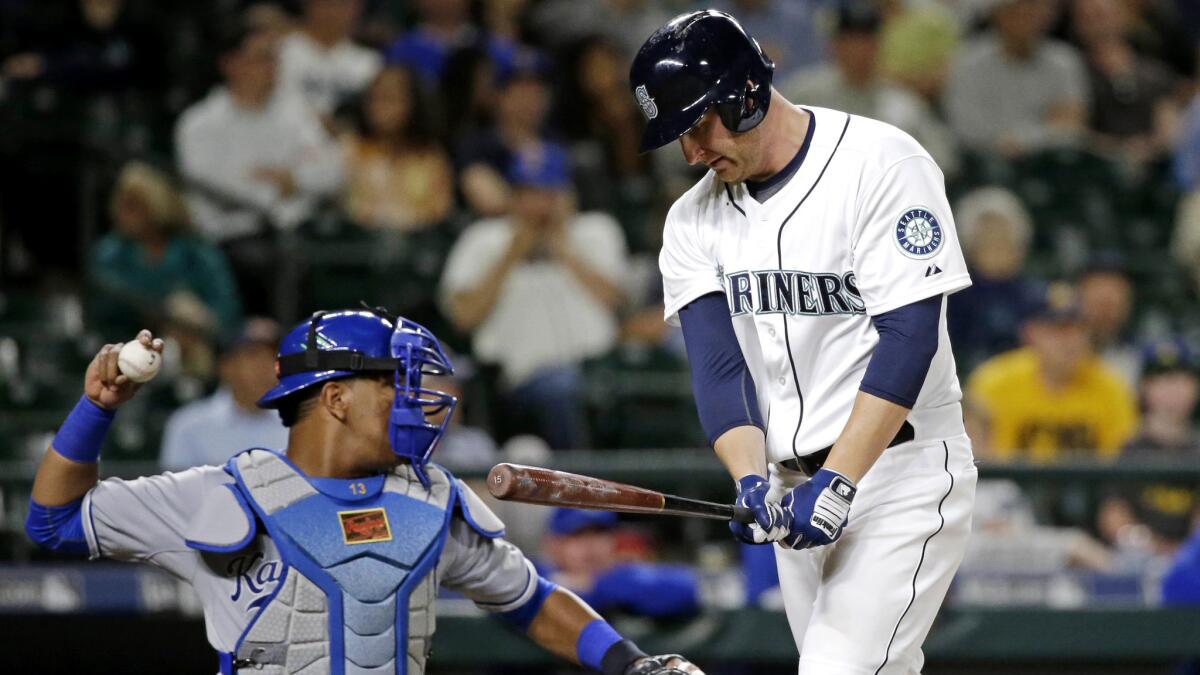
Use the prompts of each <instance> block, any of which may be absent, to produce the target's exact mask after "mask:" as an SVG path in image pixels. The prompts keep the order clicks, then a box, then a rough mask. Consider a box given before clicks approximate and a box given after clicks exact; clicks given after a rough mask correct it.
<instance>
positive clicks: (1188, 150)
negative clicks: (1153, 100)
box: [1174, 93, 1200, 191]
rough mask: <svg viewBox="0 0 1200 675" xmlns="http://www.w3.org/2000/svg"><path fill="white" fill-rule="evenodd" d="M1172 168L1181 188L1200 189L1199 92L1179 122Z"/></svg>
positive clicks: (1186, 189)
mask: <svg viewBox="0 0 1200 675" xmlns="http://www.w3.org/2000/svg"><path fill="white" fill-rule="evenodd" d="M1174 168H1175V180H1176V181H1177V182H1178V183H1179V186H1180V187H1181V188H1183V189H1184V190H1185V191H1192V190H1200V93H1197V94H1196V96H1195V97H1193V98H1192V102H1191V105H1189V106H1188V108H1187V111H1186V112H1184V115H1183V120H1182V122H1180V133H1179V140H1178V141H1177V143H1176V146H1175V162H1174Z"/></svg>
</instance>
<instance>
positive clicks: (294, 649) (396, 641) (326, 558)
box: [221, 450, 458, 675]
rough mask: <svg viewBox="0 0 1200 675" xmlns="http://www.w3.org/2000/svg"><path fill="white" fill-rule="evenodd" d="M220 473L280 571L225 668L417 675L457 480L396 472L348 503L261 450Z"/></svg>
mask: <svg viewBox="0 0 1200 675" xmlns="http://www.w3.org/2000/svg"><path fill="white" fill-rule="evenodd" d="M227 468H228V469H229V470H230V472H231V473H232V474H233V477H234V479H235V480H236V489H237V492H238V493H240V496H241V497H243V498H244V499H245V503H246V505H248V506H249V508H250V509H251V510H252V511H253V515H254V516H256V517H257V519H258V521H259V522H261V523H262V524H263V526H264V527H265V528H266V530H267V532H268V534H270V536H271V539H272V540H273V541H274V542H275V545H276V547H277V548H278V549H279V553H280V556H281V558H282V559H283V563H284V568H285V572H284V578H283V580H282V581H281V582H280V583H279V585H278V586H277V588H276V591H275V593H274V595H273V596H271V597H269V599H268V600H267V602H265V603H264V605H263V606H262V608H261V609H260V610H259V612H258V614H257V615H256V616H255V617H254V618H253V619H252V620H251V621H250V623H249V625H248V626H247V627H246V630H245V632H244V633H243V634H242V637H241V639H240V640H239V641H238V645H237V648H236V650H235V651H234V653H232V654H228V655H225V657H224V658H223V659H222V664H221V666H222V668H221V669H222V672H223V673H238V672H242V673H245V672H252V673H263V674H264V675H365V674H367V673H388V674H389V675H391V674H403V675H423V673H424V672H425V661H426V658H427V656H428V654H429V648H430V642H431V638H432V636H433V630H434V600H435V597H436V594H437V586H438V584H437V579H436V569H437V561H438V557H439V555H440V553H441V551H442V547H443V546H444V544H445V541H446V536H447V532H448V530H449V524H450V518H451V516H452V515H453V512H454V505H455V500H456V499H457V497H458V495H457V489H456V486H455V482H454V481H453V479H452V478H451V477H450V476H449V475H447V474H446V473H445V472H444V471H442V470H440V469H438V468H436V467H434V466H432V465H431V466H430V467H428V468H429V469H430V470H429V471H428V473H429V478H430V487H429V488H428V489H426V488H425V487H424V486H422V485H421V483H420V482H419V481H418V480H417V478H416V475H415V474H413V472H412V469H411V468H410V467H409V466H407V465H401V466H399V467H397V468H396V469H395V470H394V471H393V472H392V473H390V474H388V475H387V476H386V477H385V478H383V480H382V485H381V486H379V487H372V488H369V490H371V491H374V490H377V492H376V494H374V495H373V496H365V497H364V498H361V499H358V498H356V499H354V500H353V501H349V500H342V499H337V498H334V497H331V496H329V495H326V494H325V493H323V492H321V491H320V490H318V489H317V488H315V487H314V486H313V484H312V483H311V482H310V481H309V479H308V478H306V477H305V476H304V475H303V474H302V473H300V471H299V470H297V469H296V468H295V467H294V466H293V465H292V464H291V463H290V462H288V461H287V460H286V459H285V458H284V457H282V456H280V455H277V454H275V453H273V452H269V451H266V450H250V451H247V452H244V453H241V454H239V455H237V456H235V457H234V458H233V459H232V460H230V462H229V464H228V467H227ZM367 489H368V488H364V490H367Z"/></svg>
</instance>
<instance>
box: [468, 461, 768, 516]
mask: <svg viewBox="0 0 1200 675" xmlns="http://www.w3.org/2000/svg"><path fill="white" fill-rule="evenodd" d="M487 485H488V492H490V493H491V494H492V496H493V497H496V498H497V499H504V500H510V501H517V502H525V503H527V504H542V505H545V506H566V507H573V508H577V509H596V510H603V511H617V512H620V513H658V514H664V515H677V516H694V517H700V518H711V519H714V520H731V519H732V520H737V521H739V522H743V523H747V522H753V520H754V518H753V516H752V515H750V512H749V511H748V510H746V509H743V508H735V507H733V506H730V505H728V504H716V503H713V502H706V501H701V500H699V499H688V498H686V497H676V496H674V495H668V494H663V493H662V492H656V491H654V490H647V489H645V488H640V487H636V486H633V485H625V484H623V483H616V482H613V481H609V480H604V479H601V478H593V477H591V476H580V475H578V474H573V473H567V472H565V471H555V470H553V469H544V468H539V467H533V466H521V465H519V464H497V465H496V466H494V467H492V470H491V471H490V472H488V478H487Z"/></svg>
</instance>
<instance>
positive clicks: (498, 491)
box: [487, 463, 515, 499]
mask: <svg viewBox="0 0 1200 675" xmlns="http://www.w3.org/2000/svg"><path fill="white" fill-rule="evenodd" d="M514 482H515V481H514V480H513V465H512V464H507V463H505V464H497V465H496V466H493V467H492V470H491V471H489V472H488V477H487V486H488V492H490V493H491V494H492V496H493V497H495V498H496V499H505V498H507V497H508V496H509V495H510V494H512V487H513V483H514Z"/></svg>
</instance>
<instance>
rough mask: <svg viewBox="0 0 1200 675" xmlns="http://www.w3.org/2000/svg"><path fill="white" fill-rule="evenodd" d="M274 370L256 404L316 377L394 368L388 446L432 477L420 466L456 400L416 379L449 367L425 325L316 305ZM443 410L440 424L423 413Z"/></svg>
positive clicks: (273, 400)
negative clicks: (319, 309)
mask: <svg viewBox="0 0 1200 675" xmlns="http://www.w3.org/2000/svg"><path fill="white" fill-rule="evenodd" d="M275 370H276V375H277V376H278V377H279V384H277V385H276V386H275V387H274V388H273V389H271V390H270V391H268V392H267V393H266V394H264V395H263V397H262V398H260V399H259V400H258V406H259V407H261V408H278V407H279V406H280V405H281V403H282V402H283V401H284V399H286V398H287V397H289V396H291V395H293V394H296V393H298V392H300V391H301V390H303V389H306V388H308V387H311V386H312V385H315V384H318V383H320V382H325V381H328V380H335V379H338V378H342V377H352V376H355V375H366V374H370V373H394V374H395V382H396V398H395V401H394V402H393V403H392V412H391V418H390V425H391V426H390V431H389V435H390V440H391V444H392V450H393V451H394V452H395V453H396V455H398V456H400V457H403V458H405V459H407V460H409V462H411V463H412V466H413V468H414V469H415V470H416V473H417V476H418V477H419V478H420V479H421V482H422V483H425V484H426V485H428V484H429V478H428V476H427V475H426V474H425V468H424V467H425V464H426V463H428V462H429V456H430V455H432V454H433V450H434V448H435V447H436V446H437V442H438V440H439V439H440V438H441V437H442V434H443V433H445V431H446V425H447V423H448V422H449V421H450V415H452V414H453V413H454V406H455V403H456V401H455V398H454V397H453V396H451V395H449V394H447V393H445V392H442V391H437V390H434V389H427V388H425V387H423V386H422V385H421V376H422V375H450V374H452V373H453V372H454V367H453V366H452V365H451V364H450V359H448V358H447V357H446V354H445V352H443V351H442V346H441V344H440V343H439V342H438V340H437V338H436V337H434V335H433V333H431V332H429V330H427V329H426V328H425V327H423V326H421V325H420V324H417V323H415V322H413V321H409V320H408V319H405V318H403V317H396V318H394V319H393V318H392V317H390V316H388V315H386V314H385V313H383V312H382V311H379V310H370V311H367V310H341V311H336V312H317V313H315V314H313V315H312V316H311V317H310V318H309V319H308V320H306V321H304V322H302V323H300V325H298V326H296V327H295V328H293V329H292V331H291V332H290V333H288V334H287V335H286V336H285V337H284V338H283V342H282V343H281V344H280V346H279V356H278V358H277V360H276V362H275ZM442 409H446V410H447V412H446V415H445V417H444V418H443V419H442V422H441V424H432V423H430V422H429V421H428V420H427V419H426V415H427V414H430V415H432V414H436V413H437V412H439V411H441V410H442Z"/></svg>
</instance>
